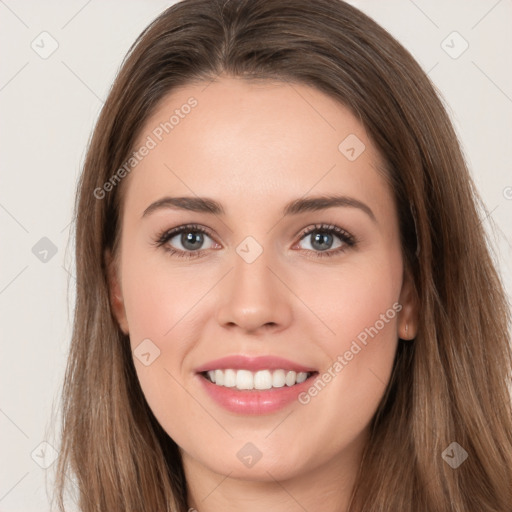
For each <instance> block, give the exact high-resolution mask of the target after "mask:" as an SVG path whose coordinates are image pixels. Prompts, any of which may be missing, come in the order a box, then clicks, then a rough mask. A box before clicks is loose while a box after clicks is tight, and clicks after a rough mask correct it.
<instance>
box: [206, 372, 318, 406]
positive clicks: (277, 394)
mask: <svg viewBox="0 0 512 512" xmlns="http://www.w3.org/2000/svg"><path fill="white" fill-rule="evenodd" d="M315 376H316V374H314V375H313V376H311V377H309V378H308V379H306V380H305V381H304V382H301V383H300V384H295V385H294V386H287V385H286V384H285V385H284V386H283V387H282V388H272V389H265V390H255V389H252V390H247V391H241V390H239V389H236V388H226V387H224V386H217V385H216V384H213V383H212V382H210V381H209V380H208V379H207V378H206V377H204V376H203V375H201V374H197V377H198V379H199V380H200V382H201V385H202V386H203V389H204V390H205V391H206V393H207V394H208V395H209V396H210V398H212V399H213V400H214V401H215V402H216V403H217V404H218V405H220V406H221V407H224V408H225V409H227V410H228V411H231V412H234V413H237V414H252V415H256V414H269V413H272V412H275V411H278V410H279V409H282V408H284V407H286V406H287V405H289V404H291V403H292V402H294V401H296V400H297V398H298V395H299V394H300V393H302V392H304V391H305V390H306V389H307V388H308V387H309V386H311V383H312V379H314V377H315Z"/></svg>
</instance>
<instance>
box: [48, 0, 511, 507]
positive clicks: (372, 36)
mask: <svg viewBox="0 0 512 512" xmlns="http://www.w3.org/2000/svg"><path fill="white" fill-rule="evenodd" d="M222 75H225V76H233V77H238V78H262V79H272V80H279V81H287V82H290V83H301V84H306V85H310V86H313V87H315V88H316V89H318V90H320V91H322V92H324V93H326V94H328V95H330V96H331V97H333V98H335V99H336V100H338V101H339V102H341V103H342V104H344V105H346V106H347V107H349V108H350V109H351V111H352V112H353V113H354V114H355V115H356V116H357V118H358V119H359V120H360V121H361V123H362V124H363V125H364V126H365V128H366V130H367V131H368V133H369V135H370V137H371V139H372V140H373V142H374V143H375V144H376V145H377V147H378V148H379V150H380V152H381V154H382V156H383V157H384V160H385V162H386V175H387V177H388V179H389V180H390V183H391V184H392V188H393V191H394V194H395V201H396V206H397V209H398V213H399V219H400V230H401V242H402V249H403V253H404V256H405V265H406V269H407V271H409V272H411V275H412V276H413V280H414V283H415V287H416V290H417V294H418V298H419V303H420V322H419V328H418V334H417V337H416V338H415V340H413V341H412V342H408V343H402V342H401V343H399V348H398V350H397V353H396V357H395V363H394V368H393V373H392V377H391V379H390V382H389V384H388V387H387V390H386V393H385V395H384V397H383V399H382V402H381V404H380V405H379V408H378V410H377V412H376V414H375V416H374V418H373V419H372V422H371V436H370V440H369V443H368V445H367V447H366V450H365V453H364V455H363V459H362V462H361V467H360V472H359V474H358V476H357V481H356V485H355V487H354V490H353V495H352V501H351V505H350V512H362V511H365V512H373V511H390V510H392V511H404V510H415V511H416V512H434V511H439V512H446V511H447V510H451V511H454V512H466V511H477V510H478V511H486V512H491V511H493V512H505V511H507V510H508V511H510V510H511V507H512V505H511V504H512V406H511V397H510V391H509V387H510V385H511V377H512V353H511V347H510V338H509V326H510V313H509V309H508V305H507V301H506V296H505V293H504V291H503V286H502V284H501V282H500V279H499V277H498V274H497V271H496V269H495V266H494V263H493V260H492V258H491V256H490V254H489V249H488V245H487V240H486V237H485V233H484V229H483V227H482V222H481V218H480V217H479V211H480V207H481V202H480V199H479V198H478V194H477V192H476V190H475V188H474V185H473V182H472V181H471V178H470V175H469V173H468V170H467V167H466V164H465V162H464V159H463V156H462V154H461V150H460V148H459V145H458V142H457V137H456V135H455V133H454V130H453V128H452V125H451V123H450V120H449V118H448V116H447V113H446V111H445V109H444V108H443V105H442V102H441V101H440V99H439V97H438V96H437V94H436V92H435V88H434V87H433V85H432V83H431V82H430V81H429V79H428V77H427V76H426V75H425V73H424V72H423V71H422V69H421V68H420V67H419V65H418V64H417V63H416V62H415V60H414V59H413V58H412V56H411V55H410V54H409V53H408V52H407V51H406V50H405V49H404V48H403V47H402V46H401V45H400V44H399V43H398V42H397V41H396V40H395V39H394V38H393V37H391V36H390V35H389V34H388V33H387V32H386V31H385V30H384V29H382V28H381V27H379V26H378V25H377V24H376V23H375V22H373V21H372V20H371V19H370V18H368V17H367V16H366V15H364V14H362V13H361V12H359V11H358V10H357V9H355V8H353V7H351V6H350V5H348V4H346V3H344V2H342V1H340V0H315V1H310V0H227V1H225V0H222V1H221V0H184V1H182V2H180V3H177V4H175V5H173V6H172V7H170V8H169V9H167V10H166V11H165V12H163V13H162V14H161V15H160V16H159V17H158V18H157V19H156V20H154V21H153V22H152V23H151V24H150V25H149V26H148V27H147V28H146V29H145V30H144V31H143V32H142V34H141V35H140V36H139V38H138V39H137V41H136V42H135V43H134V45H133V46H132V47H131V48H130V51H129V52H128V55H127V57H126V58H125V61H124V62H123V65H122V68H121V70H120V71H119V73H118V76H117V78H116V80H115V82H114V84H113V86H112V89H111V91H110V94H109V96H108V99H107V101H106V103H105V105H104V107H103V110H102V112H101V115H100V117H99V119H98V122H97V125H96V128H95V130H94V133H93V136H92V139H91V142H90V145H89V148H88V152H87V157H86V161H85V164H84V168H83V173H82V175H81V178H80V181H79V185H78V192H77V202H76V207H75V215H76V217H75V229H76V267H77V285H76V309H75V318H74V330H73V337H72V343H71V349H70V354H69V362H68V367H67V371H66V377H65V383H64V389H63V412H62V414H63V415H62V419H63V422H62V445H61V451H60V457H59V461H58V475H57V476H58V479H57V485H56V489H57V495H58V503H59V507H60V509H61V510H64V509H65V508H64V503H63V496H64V495H65V489H66V488H67V484H66V478H67V477H69V478H71V477H74V481H75V483H76V486H77V488H78V491H79V492H78V501H79V505H80V508H81V510H82V511H84V512H92V511H108V512H115V511H123V512H140V511H143V510H148V511H149V510H151V511H167V510H170V511H173V512H178V511H179V512H183V511H186V482H185V476H184V472H183V468H182V464H181V459H180V454H179V451H178V448H177V445H176V444H175V443H174V441H173V440H172V439H171V438H170V437H169V436H168V435H167V434H166V432H165V431H164V430H163V429H162V428H161V426H160V425H159V424H158V422H157V421H156V419H155V418H154V416H153V414H152V413H151V410H150V409H149V407H148V405H147V403H146V401H145V398H144V395H143V393H142V390H141V388H140V386H139V382H138V379H137V376H136V373H135V368H134V364H133V360H132V354H131V351H130V345H129V339H128V338H127V337H126V336H124V335H123V333H122V331H121V330H120V328H119V326H118V325H117V323H116V321H115V319H114V316H113V314H112V311H111V305H110V301H109V291H108V281H107V271H106V262H105V250H106V249H113V250H114V253H115V251H117V249H118V241H119V233H120V225H119V220H120V212H121V207H122V195H121V192H122V190H123V182H120V183H119V184H117V185H116V186H114V187H112V190H111V191H109V192H108V193H106V194H104V197H102V198H98V193H95V190H97V189H98V188H101V187H103V186H104V184H105V183H106V182H108V181H109V179H111V177H112V175H113V174H114V172H115V171H116V169H119V168H120V167H121V166H122V165H123V164H124V162H126V160H127V158H129V155H130V153H131V152H132V151H133V149H134V148H133V145H134V143H135V140H136V138H137V136H138V135H139V134H140V131H141V128H142V127H143V126H144V123H145V121H146V120H147V119H148V117H149V116H150V115H151V113H152V112H154V110H155V108H157V105H158V104H159V102H160V101H161V100H162V99H163V98H164V96H166V95H167V94H168V93H169V92H170V91H172V90H173V89H174V88H176V87H178V86H181V85H186V84H189V83H193V82H198V81H204V82H205V83H206V82H207V81H210V80H212V79H215V78H216V77H219V76H222ZM454 442H456V443H458V445H460V446H461V447H462V448H463V449H464V450H465V451H466V452H467V454H468V458H467V459H466V460H465V461H464V462H463V463H462V464H461V465H460V466H459V467H456V468H453V467H451V465H450V464H448V463H447V461H446V456H445V453H446V452H445V449H447V448H449V447H450V445H451V446H452V448H451V449H453V446H454V445H452V443H454ZM456 448H457V449H459V448H458V447H456ZM448 453H449V457H450V456H453V451H450V449H449V450H448Z"/></svg>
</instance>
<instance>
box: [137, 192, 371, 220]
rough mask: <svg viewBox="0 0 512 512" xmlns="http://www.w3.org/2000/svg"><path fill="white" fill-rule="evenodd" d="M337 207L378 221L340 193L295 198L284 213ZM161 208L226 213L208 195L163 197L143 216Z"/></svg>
mask: <svg viewBox="0 0 512 512" xmlns="http://www.w3.org/2000/svg"><path fill="white" fill-rule="evenodd" d="M335 207H349V208H358V209H359V210H362V211H363V212H364V213H366V214H367V215H368V216H369V217H370V218H371V219H372V220H373V221H374V222H377V219H376V218H375V215H374V213H373V211H372V209H371V208H370V207H369V206H368V205H367V204H365V203H363V202H362V201H359V200H358V199H355V198H353V197H348V196H340V195H322V196H315V197H307V198H299V199H295V200H294V201H291V202H290V203H288V204H287V205H285V207H284V209H283V211H282V215H283V217H286V216H289V215H299V214H301V213H304V212H311V211H319V210H326V209H328V208H335ZM160 209H173V210H188V211H192V212H199V213H209V214H212V215H225V213H226V212H225V210H224V208H223V206H222V205H221V204H220V203H219V202H217V201H215V200H213V199H210V198H208V197H163V198H162V199H159V200H158V201H155V202H154V203H152V204H150V205H149V206H148V207H147V208H146V209H145V210H144V213H143V214H142V217H147V216H148V215H150V214H151V213H153V212H155V211H157V210H160Z"/></svg>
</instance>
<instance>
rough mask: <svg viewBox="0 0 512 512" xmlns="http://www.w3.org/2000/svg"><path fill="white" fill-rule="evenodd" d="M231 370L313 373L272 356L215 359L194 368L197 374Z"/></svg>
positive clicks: (304, 367)
mask: <svg viewBox="0 0 512 512" xmlns="http://www.w3.org/2000/svg"><path fill="white" fill-rule="evenodd" d="M228 368H232V369H234V370H250V371H251V372H257V371H258V370H278V369H282V370H293V371H295V372H314V371H316V370H315V369H314V368H310V367H306V366H303V365H301V364H298V363H294V362H293V361H289V360H288V359H283V358H282V357H274V356H258V357H248V356H241V355H233V356H227V357H222V358H221V359H215V360H214V361H209V362H208V363H205V364H203V365H202V366H200V367H199V368H196V370H195V371H196V372H197V373H201V372H207V371H209V370H226V369H228Z"/></svg>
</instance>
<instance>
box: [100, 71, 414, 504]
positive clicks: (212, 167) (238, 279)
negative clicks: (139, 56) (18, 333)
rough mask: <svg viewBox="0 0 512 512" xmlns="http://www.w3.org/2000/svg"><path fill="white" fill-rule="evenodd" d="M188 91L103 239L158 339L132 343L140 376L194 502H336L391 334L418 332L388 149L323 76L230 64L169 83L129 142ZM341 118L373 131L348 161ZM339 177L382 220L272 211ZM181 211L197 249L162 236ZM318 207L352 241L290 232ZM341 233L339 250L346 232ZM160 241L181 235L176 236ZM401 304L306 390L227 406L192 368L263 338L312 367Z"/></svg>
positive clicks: (132, 324) (122, 307)
mask: <svg viewBox="0 0 512 512" xmlns="http://www.w3.org/2000/svg"><path fill="white" fill-rule="evenodd" d="M191 96H193V97H194V98H196V99H197V101H198V105H197V106H196V107H195V108H194V109H192V111H191V112H190V114H188V115H187V116H186V117H185V118H184V119H181V120H180V123H179V124H178V125H177V126H175V128H174V129H173V131H172V132H171V133H169V134H168V135H166V136H165V137H164V138H163V140H162V141H161V142H159V143H158V145H157V147H155V148H154V149H152V150H151V151H150V152H149V154H148V155H147V156H146V157H145V158H144V159H143V160H142V161H141V162H140V163H139V164H138V165H137V166H136V167H135V169H134V170H133V171H132V172H131V173H130V174H129V176H128V177H127V178H125V180H124V182H123V183H122V186H123V187H126V188H125V190H124V193H125V196H124V208H123V215H122V231H121V246H120V253H119V254H118V257H119V259H118V260H117V261H115V260H113V259H112V258H111V255H110V254H109V253H107V254H106V256H107V258H108V261H109V262H110V263H109V269H110V274H109V277H110V287H111V300H112V307H113V310H114V313H115V315H116V317H117V319H118V322H119V325H120V327H121V329H122V330H123V331H124V332H125V333H128V334H129V335H130V340H131V345H132V348H133V349H134V350H135V349H136V348H137V346H138V345H139V344H140V343H141V342H142V340H144V339H148V338H149V339H150V340H151V341H152V343H154V345H156V346H157V347H158V348H159V350H160V356H159V357H158V358H156V359H155V360H154V361H153V362H152V363H151V364H150V365H149V366H145V365H144V364H142V363H141V362H140V361H139V360H138V359H137V358H136V357H135V358H134V361H135V367H136V370H137V375H138V378H139V380H140V384H141V387H142V390H143V392H144V394H145V396H146V399H147V401H148V403H149V405H150V407H151V409H152V411H153V412H154V414H155V416H156V417H157V419H158V420H159V422H160V423H161V425H162V426H163V428H164V429H165V430H166V432H167V433H168V434H169V435H170V436H171V437H172V438H173V439H174V440H175V441H176V443H177V444H178V445H179V446H180V449H181V452H182V455H183V464H184V468H185V474H186V478H187V483H188V487H189V506H190V507H194V508H196V509H197V510H199V511H200V512H210V511H218V510H225V511H232V510H233V511H234V510H240V507H241V506H242V509H243V510H245V511H249V512H250V511H256V510H258V511H261V510H265V509H268V510H272V511H274V512H275V511H277V512H279V511H287V512H291V511H299V510H301V511H302V510H304V509H307V510H315V509H316V507H317V504H318V502H319V499H320V498H321V499H322V509H323V510H325V511H338V512H339V511H340V510H346V508H347V506H348V503H349V499H350V493H351V491H352V487H353V484H354V481H355V476H356V472H357V469H358V467H359V464H360V460H361V455H362V450H363V448H364V445H365V442H366V440H367V438H368V425H369V422H370V420H371V418H372V416H373V415H374V413H375V411H376V409H377V407H378V404H379V402H380V400H381V398H382V396H383V394H384V391H385V386H386V384H387V383H388V381H389V378H390V375H391V370H392V364H393V358H394V355H395V350H396V347H397V341H398V337H399V336H400V337H401V338H404V339H411V338H413V337H414V336H415V332H416V325H417V307H416V302H415V299H414V294H413V290H412V286H411V283H410V281H409V279H407V278H406V277H404V276H405V275H406V274H405V273H404V266H403V259H402V254H401V248H400V242H399V228H398V219H397V213H396V205H395V204H394V200H393V195H392V191H391V190H390V188H389V185H388V183H387V181H386V180H385V177H384V175H383V171H381V170H379V168H382V166H383V160H382V158H381V156H380V155H379V153H378V151H377V150H376V148H375V147H374V145H373V143H372V141H371V140H370V139H369V137H368V135H367V133H366V131H365V129H364V127H363V126H362V125H361V124H360V123H359V122H358V121H357V120H356V118H355V117H354V116H353V115H352V114H351V112H350V110H348V108H346V107H345V106H343V105H341V104H340V103H338V102H337V101H335V100H334V99H332V98H330V97H328V96H326V95H325V94H323V93H322V92H319V91H318V90H316V89H313V88H311V87H308V86H305V85H297V84H294V85H291V84H288V83H282V82H270V81H262V82H249V81H246V80H242V79H236V78H231V77H227V76H223V77H220V78H218V79H217V80H216V81H215V82H213V83H210V84H206V83H200V84H194V85H188V86H186V87H182V88H180V89H176V90H173V91H172V92H171V93H170V94H169V95H168V96H167V97H166V98H165V100H164V101H163V102H162V103H161V104H160V106H159V108H158V109H157V110H156V111H155V113H154V114H153V115H152V116H151V118H150V119H148V121H147V123H146V124H145V128H144V130H142V133H141V135H140V137H139V139H138V143H137V144H136V147H137V148H138V147H140V145H142V144H143V143H144V140H146V137H147V136H148V135H150V134H151V133H152V131H153V130H154V128H155V127H156V126H158V125H159V123H160V122H162V121H164V120H167V119H169V116H170V114H172V112H173V111H174V110H175V109H176V108H180V106H181V105H183V104H185V103H186V102H187V99H188V98H190V97H191ZM349 134H355V135H356V136H357V137H358V138H359V139H360V140H361V141H362V142H363V143H364V145H365V147H366V149H365V150H364V151H363V153H362V154H361V155H360V156H359V157H358V158H357V159H356V160H354V161H349V160H348V159H347V158H346V157H345V155H344V154H342V152H341V151H340V150H339V149H338V145H339V144H340V142H341V141H343V140H344V139H345V138H346V137H347V136H348V135H349ZM334 193H336V194H340V195H346V196H350V197H352V198H355V199H357V200H359V201H361V202H363V203H365V204H366V205H367V206H368V207H369V208H371V211H372V212H373V214H374V217H375V220H373V219H372V218H371V217H370V216H369V215H368V214H367V213H365V212H364V211H362V210H361V209H358V208H354V207H347V206H345V207H334V208H329V209H325V210H320V211H309V212H303V213H301V214H299V215H292V216H287V217H283V216H282V213H281V211H282V209H283V207H284V205H285V204H286V203H288V202H289V201H292V200H295V199H298V198H302V197H304V196H307V197H310V196H313V195H315V196H316V195H323V194H326V195H327V194H334ZM164 196H192V197H194V196H201V197H209V198H212V199H215V200H216V201H219V202H220V203H222V205H223V207H224V209H225V215H223V216H221V215H212V214H209V213H197V212H191V211H185V210H177V209H171V208H162V209H159V210H156V211H154V212H153V213H151V214H150V215H147V216H145V217H142V215H143V212H144V211H145V209H146V208H147V207H148V206H149V205H150V204H151V203H153V202H155V201H157V200H159V199H161V198H162V197H164ZM187 223H195V224H199V225H201V226H205V227H207V228H210V230H211V231H212V233H213V234H214V236H213V237H209V236H208V235H205V238H204V244H203V246H202V247H203V248H204V249H203V248H202V249H201V251H202V253H203V255H202V257H199V258H195V259H186V258H180V257H177V256H175V255H171V254H169V253H168V252H166V251H165V250H164V248H163V247H157V246H156V245H155V244H154V242H155V240H156V239H157V238H158V235H159V234H160V233H161V232H162V231H164V230H168V229H171V228H174V227H177V226H180V225H183V224H187ZM317 223H325V224H334V225H336V226H339V227H341V228H343V229H344V230H346V231H348V232H349V233H350V234H351V235H352V236H353V237H355V239H356V240H357V243H356V245H355V246H348V245H346V244H345V250H344V251H342V252H340V253H337V254H335V255H333V256H332V257H330V258H328V257H323V258H320V257H318V256H315V254H318V253H319V252H321V251H320V250H319V249H318V248H317V249H315V247H314V246H313V237H312V236H311V235H309V236H306V237H304V238H302V239H301V238H300V236H299V235H300V233H301V231H302V230H303V229H304V228H307V227H310V226H313V225H315V224H317ZM247 236H251V237H253V238H254V239H255V240H256V241H257V242H258V244H259V245H260V246H261V247H262V248H263V253H262V254H261V255H260V256H259V257H258V258H257V259H256V260H255V261H254V262H252V263H250V264H249V263H247V262H246V261H245V260H244V259H243V258H242V257H240V256H239V255H238V254H237V252H236V248H237V246H238V245H239V244H240V243H241V242H242V241H243V240H244V239H245V238H246V237H247ZM333 237H334V238H333V241H332V244H333V245H332V248H331V249H329V250H331V251H334V250H335V249H336V248H337V247H338V246H341V245H343V242H341V240H340V239H338V238H337V236H335V235H333ZM167 245H168V246H169V245H173V247H174V248H175V249H178V250H179V249H181V250H184V247H183V245H181V244H180V236H179V235H178V236H176V237H174V238H173V239H172V241H168V242H167ZM189 252H190V251H189ZM196 252H197V251H196ZM396 303H399V304H401V305H402V309H401V311H400V313H399V314H398V315H397V316H395V318H393V319H392V320H389V321H388V322H387V323H386V324H385V326H384V328H382V329H381V330H380V331H379V332H378V334H377V335H376V336H375V337H374V338H370V339H369V341H368V344H367V345H366V346H364V348H363V349H362V350H361V351H360V352H359V353H358V354H357V355H356V356H354V357H353V359H352V360H351V361H349V362H348V364H347V365H346V366H345V367H344V368H343V370H342V371H341V372H339V373H338V374H337V375H336V377H335V378H333V379H332V380H331V382H329V383H328V385H327V386H325V388H324V389H322V391H321V392H319V393H318V394H317V396H315V397H313V398H311V401H310V402H309V403H308V404H307V405H301V404H300V403H298V402H293V403H292V404H291V405H289V406H287V407H286V408H285V409H283V410H280V411H278V412H275V413H271V414H265V415H261V416H251V417H249V416H244V415H239V414H235V413H232V412H228V411H226V410H224V409H223V408H221V407H220V406H218V405H217V404H216V403H215V402H213V401H212V400H211V399H210V398H209V396H208V395H206V394H205V392H204V390H203V389H202V387H201V386H200V385H199V384H200V383H199V382H198V377H197V375H196V374H195V372H194V369H195V368H197V367H198V366H199V365H201V364H204V363H206V362H208V361H211V360H213V359H217V358H220V357H223V356H226V355H231V354H247V355H267V354H272V355H276V356H280V357H285V358H287V359H290V360H292V361H295V362H297V363H300V364H304V365H306V366H310V367H313V368H317V369H318V370H319V372H320V374H321V373H322V372H323V371H326V370H327V369H328V368H329V367H332V364H333V361H335V360H336V359H337V357H338V356H339V355H343V354H344V353H345V352H346V351H347V350H348V349H349V348H350V346H351V343H352V342H353V340H354V339H356V337H357V336H358V334H360V333H361V332H362V331H364V329H365V328H367V327H370V326H373V325H375V323H376V321H377V320H378V319H379V318H380V315H381V314H384V313H386V311H388V310H389V309H390V308H392V305H393V304H396ZM406 324H407V332H406V331H405V325H406ZM292 440H293V441H292ZM247 442H251V443H252V444H254V445H255V446H256V447H257V448H258V450H259V451H260V452H261V453H262V457H261V459H260V460H259V461H258V462H257V463H256V464H255V465H254V466H252V467H250V468H248V467H246V466H245V465H244V464H242V463H241V461H240V460H239V459H238V457H237V452H238V451H239V450H240V449H241V448H242V447H243V446H244V445H245V444H246V443H247Z"/></svg>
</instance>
